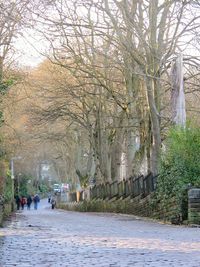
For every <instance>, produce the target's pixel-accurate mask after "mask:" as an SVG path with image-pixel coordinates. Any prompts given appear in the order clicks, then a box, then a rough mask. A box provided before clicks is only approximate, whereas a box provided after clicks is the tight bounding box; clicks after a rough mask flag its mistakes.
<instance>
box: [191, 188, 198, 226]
mask: <svg viewBox="0 0 200 267" xmlns="http://www.w3.org/2000/svg"><path fill="white" fill-rule="evenodd" d="M188 221H189V223H190V224H200V188H193V189H190V190H189V191H188Z"/></svg>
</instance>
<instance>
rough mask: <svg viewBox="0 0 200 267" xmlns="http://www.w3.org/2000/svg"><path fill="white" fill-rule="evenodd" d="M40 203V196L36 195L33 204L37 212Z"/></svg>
mask: <svg viewBox="0 0 200 267" xmlns="http://www.w3.org/2000/svg"><path fill="white" fill-rule="evenodd" d="M39 202H40V198H39V196H38V194H36V195H35V196H34V197H33V203H34V209H35V210H37V208H38V203H39Z"/></svg>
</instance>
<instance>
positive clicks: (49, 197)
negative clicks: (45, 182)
mask: <svg viewBox="0 0 200 267" xmlns="http://www.w3.org/2000/svg"><path fill="white" fill-rule="evenodd" d="M50 202H51V193H48V203H50Z"/></svg>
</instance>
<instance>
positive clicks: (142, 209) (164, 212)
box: [57, 193, 180, 224]
mask: <svg viewBox="0 0 200 267" xmlns="http://www.w3.org/2000/svg"><path fill="white" fill-rule="evenodd" d="M153 200H154V193H152V194H150V195H148V196H146V197H145V198H144V197H142V196H141V195H140V196H137V197H135V198H126V199H122V198H120V199H116V198H113V199H111V200H102V199H95V200H90V201H89V200H84V201H81V202H69V203H62V202H60V203H58V204H57V208H61V209H66V210H71V211H83V212H113V213H124V214H132V215H136V216H142V217H150V218H154V219H161V220H164V221H169V222H172V223H174V224H179V223H180V220H179V219H180V218H179V216H178V215H177V210H178V207H177V203H176V202H175V200H174V199H172V201H171V204H170V205H169V206H168V207H165V209H163V207H162V205H161V204H159V205H155V204H154V201H153Z"/></svg>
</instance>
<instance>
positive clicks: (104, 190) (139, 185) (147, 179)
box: [69, 173, 157, 202]
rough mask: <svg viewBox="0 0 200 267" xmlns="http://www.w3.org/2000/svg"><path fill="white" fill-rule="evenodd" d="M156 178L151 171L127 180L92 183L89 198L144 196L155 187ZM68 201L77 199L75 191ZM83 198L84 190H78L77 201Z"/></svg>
mask: <svg viewBox="0 0 200 267" xmlns="http://www.w3.org/2000/svg"><path fill="white" fill-rule="evenodd" d="M156 178H157V177H155V176H153V175H152V174H151V173H150V174H148V175H147V176H143V175H141V176H139V177H137V178H135V177H130V178H129V179H127V180H122V181H120V182H118V181H114V182H112V183H103V184H99V185H94V186H93V187H91V188H90V194H89V195H90V200H93V199H102V200H109V199H112V198H117V199H119V198H127V197H130V198H134V197H137V196H139V195H140V196H141V197H146V196H148V195H149V194H150V193H151V192H153V191H155V189H156ZM69 195H70V201H72V202H74V201H77V193H76V192H72V193H70V194H69ZM82 200H84V191H82V192H80V195H79V201H82Z"/></svg>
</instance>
